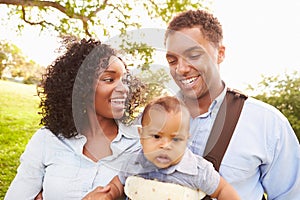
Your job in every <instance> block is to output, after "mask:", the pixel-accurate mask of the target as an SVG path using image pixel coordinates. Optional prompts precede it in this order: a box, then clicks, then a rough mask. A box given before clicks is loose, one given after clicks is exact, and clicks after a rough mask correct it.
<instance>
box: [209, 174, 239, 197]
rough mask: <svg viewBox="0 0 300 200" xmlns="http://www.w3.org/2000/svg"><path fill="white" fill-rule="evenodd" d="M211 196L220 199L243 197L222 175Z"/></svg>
mask: <svg viewBox="0 0 300 200" xmlns="http://www.w3.org/2000/svg"><path fill="white" fill-rule="evenodd" d="M211 197H213V198H217V199H218V200H240V199H241V198H240V197H239V195H238V193H237V192H236V191H235V189H234V188H233V187H232V186H231V185H230V184H229V183H228V182H227V181H226V180H225V179H224V178H222V177H220V182H219V185H218V187H217V189H216V190H215V192H214V193H213V194H212V195H211Z"/></svg>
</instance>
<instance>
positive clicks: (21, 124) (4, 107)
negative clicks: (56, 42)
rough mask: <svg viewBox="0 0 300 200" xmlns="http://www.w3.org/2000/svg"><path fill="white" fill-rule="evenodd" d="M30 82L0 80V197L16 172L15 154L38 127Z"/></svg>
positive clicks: (35, 101) (35, 105)
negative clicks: (25, 83) (27, 83)
mask: <svg viewBox="0 0 300 200" xmlns="http://www.w3.org/2000/svg"><path fill="white" fill-rule="evenodd" d="M38 104H39V98H38V97H37V95H36V87H35V86H34V85H24V84H20V83H15V82H9V81H2V80H0V168H1V172H0V199H3V198H4V195H5V193H6V191H7V189H8V187H9V185H10V182H11V181H12V179H13V178H14V177H15V175H16V170H17V167H18V165H19V158H20V155H21V154H22V152H23V151H24V149H25V146H26V144H27V142H28V141H29V139H30V137H31V136H32V134H33V133H34V132H35V131H36V130H37V129H38V128H39V127H40V126H39V122H40V116H39V115H38V114H37V112H38Z"/></svg>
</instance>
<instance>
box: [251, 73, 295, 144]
mask: <svg viewBox="0 0 300 200" xmlns="http://www.w3.org/2000/svg"><path fill="white" fill-rule="evenodd" d="M249 89H250V90H253V91H254V90H255V91H263V92H262V93H261V94H258V95H256V96H255V98H257V99H260V100H262V101H264V102H266V103H269V104H271V105H273V106H275V107H276V108H278V109H279V110H280V111H281V112H282V113H283V114H284V115H285V116H286V117H287V118H288V120H289V121H290V123H291V125H292V127H293V129H294V131H295V133H296V135H297V137H298V140H299V141H300V76H299V72H297V71H294V72H293V73H291V74H288V73H285V74H284V76H283V77H280V76H279V75H277V76H275V77H272V76H269V77H265V76H263V80H262V81H261V82H259V83H258V86H257V87H252V86H249Z"/></svg>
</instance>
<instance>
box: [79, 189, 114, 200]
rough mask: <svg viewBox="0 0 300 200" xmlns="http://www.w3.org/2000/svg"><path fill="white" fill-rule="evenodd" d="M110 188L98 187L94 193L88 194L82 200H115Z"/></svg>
mask: <svg viewBox="0 0 300 200" xmlns="http://www.w3.org/2000/svg"><path fill="white" fill-rule="evenodd" d="M110 189H111V188H110V186H109V185H107V186H105V187H101V186H98V187H96V188H95V189H94V190H93V191H91V192H90V193H88V194H87V195H86V196H85V197H83V199H82V200H114V199H113V197H112V196H111V194H110V193H109V191H110Z"/></svg>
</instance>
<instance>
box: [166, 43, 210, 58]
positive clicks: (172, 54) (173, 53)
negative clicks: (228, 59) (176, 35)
mask: <svg viewBox="0 0 300 200" xmlns="http://www.w3.org/2000/svg"><path fill="white" fill-rule="evenodd" d="M194 50H201V51H203V52H205V50H204V49H203V48H202V47H201V46H198V45H197V46H193V47H190V48H187V49H185V50H184V51H183V53H179V52H174V51H168V52H167V53H166V57H168V56H174V55H185V54H187V53H189V52H191V51H194Z"/></svg>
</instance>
